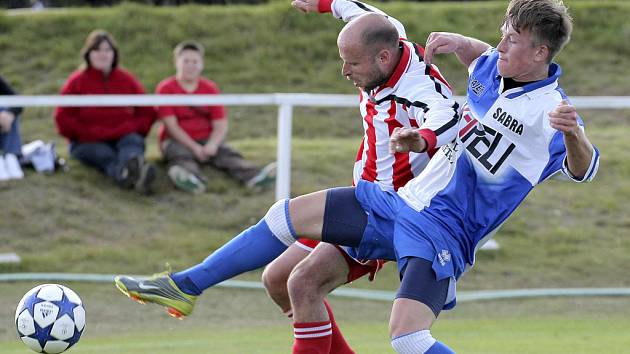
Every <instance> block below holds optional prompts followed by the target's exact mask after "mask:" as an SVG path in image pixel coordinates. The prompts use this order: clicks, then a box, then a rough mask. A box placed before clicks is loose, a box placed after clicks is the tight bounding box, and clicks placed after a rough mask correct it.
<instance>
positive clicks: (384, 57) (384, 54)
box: [376, 49, 392, 65]
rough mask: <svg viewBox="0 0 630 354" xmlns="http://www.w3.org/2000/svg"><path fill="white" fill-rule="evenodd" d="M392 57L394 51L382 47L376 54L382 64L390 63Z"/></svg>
mask: <svg viewBox="0 0 630 354" xmlns="http://www.w3.org/2000/svg"><path fill="white" fill-rule="evenodd" d="M391 58H392V53H391V52H390V51H389V50H388V49H381V50H380V51H379V52H378V54H377V55H376V60H377V61H378V63H379V64H381V65H384V64H387V63H389V61H390V60H391Z"/></svg>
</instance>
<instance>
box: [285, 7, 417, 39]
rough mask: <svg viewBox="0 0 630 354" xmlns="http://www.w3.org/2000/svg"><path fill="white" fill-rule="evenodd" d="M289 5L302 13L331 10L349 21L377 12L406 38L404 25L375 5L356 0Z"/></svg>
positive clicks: (339, 17) (336, 15) (340, 17)
mask: <svg viewBox="0 0 630 354" xmlns="http://www.w3.org/2000/svg"><path fill="white" fill-rule="evenodd" d="M291 5H292V6H293V7H295V8H296V9H298V10H299V11H302V12H304V13H311V12H318V13H325V12H332V14H333V16H335V17H336V18H338V19H340V20H342V21H344V22H350V21H352V20H353V19H355V18H357V17H359V16H361V15H364V14H368V13H377V14H381V15H383V16H385V17H386V18H387V19H388V20H389V21H390V22H391V23H392V24H393V25H394V26H396V29H397V30H398V35H399V36H400V38H407V33H406V32H405V27H404V26H403V25H402V23H400V21H398V20H397V19H395V18H393V17H391V16H388V15H387V14H386V13H384V12H383V11H381V10H379V9H377V8H376V7H374V6H372V5H369V4H366V3H362V2H359V1H356V0H292V1H291Z"/></svg>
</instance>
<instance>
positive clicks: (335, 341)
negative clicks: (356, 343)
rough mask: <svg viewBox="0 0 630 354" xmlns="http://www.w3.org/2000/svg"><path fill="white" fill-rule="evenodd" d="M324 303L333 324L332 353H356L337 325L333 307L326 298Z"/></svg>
mask: <svg viewBox="0 0 630 354" xmlns="http://www.w3.org/2000/svg"><path fill="white" fill-rule="evenodd" d="M324 305H325V306H326V311H328V317H329V318H330V324H331V326H332V339H331V343H330V354H354V351H353V350H352V348H350V345H349V344H348V342H346V339H345V338H344V337H343V334H342V333H341V330H340V329H339V327H337V322H335V316H333V312H332V308H331V307H330V304H328V301H326V299H324Z"/></svg>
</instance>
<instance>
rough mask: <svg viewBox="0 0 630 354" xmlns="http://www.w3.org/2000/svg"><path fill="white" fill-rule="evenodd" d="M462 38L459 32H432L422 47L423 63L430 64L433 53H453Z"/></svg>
mask: <svg viewBox="0 0 630 354" xmlns="http://www.w3.org/2000/svg"><path fill="white" fill-rule="evenodd" d="M463 38H464V37H463V36H462V35H461V34H457V33H450V32H432V33H431V34H430V35H429V38H427V44H426V46H425V47H424V63H425V64H426V65H431V62H432V61H433V56H434V55H435V54H447V53H454V52H455V51H457V49H459V47H460V45H461V42H462V39H463Z"/></svg>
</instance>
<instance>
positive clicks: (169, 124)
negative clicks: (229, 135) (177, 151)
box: [162, 115, 210, 161]
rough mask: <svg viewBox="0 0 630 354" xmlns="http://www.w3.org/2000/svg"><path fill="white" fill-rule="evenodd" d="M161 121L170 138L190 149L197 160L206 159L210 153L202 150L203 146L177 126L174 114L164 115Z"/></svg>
mask: <svg viewBox="0 0 630 354" xmlns="http://www.w3.org/2000/svg"><path fill="white" fill-rule="evenodd" d="M162 122H164V128H165V129H166V132H167V133H168V135H169V136H170V137H171V138H172V139H174V140H175V141H177V142H178V143H180V144H182V145H184V146H185V147H187V148H188V149H190V151H192V153H193V154H194V155H195V157H196V158H197V159H198V160H199V161H206V160H208V158H209V157H210V155H208V154H207V153H206V152H205V151H204V146H203V145H201V144H199V143H198V142H196V141H195V140H194V139H193V138H191V137H190V135H188V133H186V132H185V131H184V129H182V128H181V127H180V126H179V123H177V117H176V116H174V115H171V116H167V117H164V118H162Z"/></svg>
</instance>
